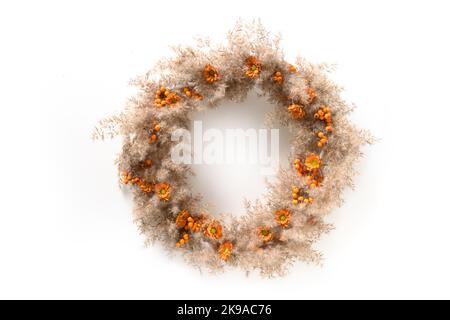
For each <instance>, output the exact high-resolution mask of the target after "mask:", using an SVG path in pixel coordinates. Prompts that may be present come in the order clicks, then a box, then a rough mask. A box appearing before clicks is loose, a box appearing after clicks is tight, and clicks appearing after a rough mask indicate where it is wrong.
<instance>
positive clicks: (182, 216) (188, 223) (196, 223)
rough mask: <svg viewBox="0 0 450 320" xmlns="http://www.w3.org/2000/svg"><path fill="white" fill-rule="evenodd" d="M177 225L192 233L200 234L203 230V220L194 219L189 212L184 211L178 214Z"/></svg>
mask: <svg viewBox="0 0 450 320" xmlns="http://www.w3.org/2000/svg"><path fill="white" fill-rule="evenodd" d="M175 224H176V225H177V227H178V228H184V229H185V230H192V232H199V231H200V228H201V219H197V220H196V219H194V217H192V216H191V215H190V213H189V211H187V210H186V209H184V210H183V211H181V212H180V213H179V214H178V216H177V219H176V220H175Z"/></svg>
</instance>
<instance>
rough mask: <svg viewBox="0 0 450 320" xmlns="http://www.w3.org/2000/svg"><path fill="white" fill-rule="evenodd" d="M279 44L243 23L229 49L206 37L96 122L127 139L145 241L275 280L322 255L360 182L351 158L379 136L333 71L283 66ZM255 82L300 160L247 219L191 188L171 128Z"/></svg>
mask: <svg viewBox="0 0 450 320" xmlns="http://www.w3.org/2000/svg"><path fill="white" fill-rule="evenodd" d="M279 42H280V39H279V37H276V36H273V35H271V34H270V33H269V32H267V31H266V30H265V29H264V27H263V26H262V25H261V24H260V23H250V24H243V23H238V24H237V25H236V26H235V27H234V28H233V29H232V30H231V31H230V32H229V34H228V43H227V45H219V46H217V45H216V46H212V45H211V44H210V42H209V41H208V40H198V43H197V45H195V46H178V47H175V48H174V51H175V55H174V57H173V58H169V59H163V60H161V61H159V62H158V63H157V65H156V66H155V67H154V68H153V69H152V70H151V71H150V72H148V73H146V74H145V75H143V76H140V77H138V78H136V79H135V80H133V81H132V83H133V84H134V85H136V86H138V88H139V90H138V93H137V94H136V95H135V96H134V97H133V98H131V99H130V100H129V102H128V104H127V107H126V109H125V111H123V112H122V113H121V114H119V115H117V116H114V117H112V118H109V119H105V120H102V121H101V122H100V125H99V127H98V128H97V129H96V131H95V133H94V136H95V137H96V138H101V139H104V138H105V137H106V136H109V137H113V136H116V135H121V136H122V138H123V146H122V151H121V153H120V155H119V158H118V161H117V163H118V168H119V175H120V180H121V183H122V184H123V185H127V186H129V187H130V188H131V189H132V190H133V198H134V204H135V207H134V216H135V220H136V222H137V224H138V226H139V229H140V231H141V232H142V233H143V234H144V235H145V237H146V240H147V243H153V242H154V241H159V242H160V243H162V245H163V246H164V247H166V248H167V249H168V250H169V251H170V252H180V253H182V254H183V255H184V256H185V258H186V259H187V260H188V262H190V263H191V264H193V265H195V266H197V267H200V268H203V267H207V269H209V270H211V271H217V270H222V269H223V268H224V267H226V266H228V265H230V266H236V267H240V268H242V269H243V270H244V271H246V272H249V271H252V270H255V269H256V270H259V271H260V272H261V273H262V274H263V275H265V276H272V275H276V274H278V275H281V274H284V273H285V272H286V271H287V267H288V266H289V265H290V264H292V263H293V262H294V261H296V260H301V261H304V262H308V263H311V262H312V263H319V262H320V261H321V254H320V253H319V252H317V251H316V250H315V249H314V248H313V245H314V243H315V242H316V241H317V240H318V239H319V238H320V236H321V235H322V234H324V233H327V232H328V231H330V230H331V229H332V225H331V224H329V223H326V222H325V220H324V217H325V216H326V215H327V214H328V213H329V212H330V211H331V210H332V209H334V208H336V207H338V206H340V205H341V204H342V202H343V199H342V194H343V190H344V189H345V188H346V187H348V186H350V187H352V186H353V185H352V178H353V177H354V175H355V173H356V172H355V169H354V168H355V163H356V162H357V160H358V159H359V158H360V157H361V156H362V153H361V147H362V146H363V145H364V144H366V143H370V142H371V137H370V134H369V133H368V132H366V131H361V130H358V129H357V128H355V127H354V126H353V125H352V124H351V123H350V122H349V120H348V118H347V116H348V114H349V113H350V112H351V111H352V107H350V106H348V105H347V103H346V102H344V101H343V100H342V99H341V97H340V91H341V88H340V87H338V86H337V85H335V84H334V83H333V82H331V81H330V80H329V79H328V77H327V74H328V73H329V72H330V71H331V70H332V68H331V67H330V66H328V65H326V64H320V65H316V64H311V63H308V62H307V61H305V60H304V59H302V58H300V57H299V58H297V60H296V63H295V64H290V63H287V62H286V61H285V60H284V57H283V53H282V51H281V49H280V47H279ZM250 90H258V91H259V94H260V95H261V96H264V97H265V98H267V99H268V101H269V102H270V103H272V104H274V105H275V106H276V110H275V111H274V112H272V113H270V114H268V115H267V118H268V120H269V122H268V123H269V124H274V123H278V124H280V125H282V126H286V127H287V128H289V131H290V132H291V134H292V136H293V137H294V138H293V140H292V141H291V153H290V158H289V161H290V163H291V164H292V165H291V166H290V167H288V168H280V169H279V171H278V173H277V179H276V180H275V182H271V183H269V182H268V185H267V193H266V194H265V195H264V197H263V198H262V199H260V200H258V201H256V202H255V203H247V205H246V215H244V216H242V217H235V216H232V215H230V214H228V215H226V214H221V213H218V212H210V211H209V210H208V209H207V207H206V206H205V205H204V203H203V198H202V197H201V195H197V194H194V193H193V192H192V189H191V187H190V185H189V183H188V180H187V178H188V175H189V174H191V173H192V172H191V170H190V167H189V165H186V164H176V163H174V162H172V161H171V150H172V148H173V147H174V145H175V143H174V142H173V141H171V133H172V132H174V131H175V130H177V129H187V130H189V129H190V126H191V115H192V113H193V112H195V111H198V110H201V109H207V108H214V107H217V106H219V105H220V103H221V102H223V101H227V100H232V101H238V102H241V101H243V100H244V99H245V98H246V96H247V94H248V93H249V91H250ZM227 196H232V195H227Z"/></svg>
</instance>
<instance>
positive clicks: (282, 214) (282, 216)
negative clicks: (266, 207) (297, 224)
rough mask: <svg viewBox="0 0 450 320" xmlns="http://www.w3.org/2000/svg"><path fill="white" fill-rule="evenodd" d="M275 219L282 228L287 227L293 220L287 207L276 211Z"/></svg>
mask: <svg viewBox="0 0 450 320" xmlns="http://www.w3.org/2000/svg"><path fill="white" fill-rule="evenodd" d="M275 221H276V222H277V223H278V225H279V226H280V227H282V228H287V227H288V226H289V223H290V222H291V217H290V213H289V211H287V210H286V209H280V210H277V211H276V212H275Z"/></svg>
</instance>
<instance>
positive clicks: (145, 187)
mask: <svg viewBox="0 0 450 320" xmlns="http://www.w3.org/2000/svg"><path fill="white" fill-rule="evenodd" d="M129 182H131V183H133V184H134V185H137V186H138V187H139V188H141V190H142V191H143V192H145V193H150V192H152V191H153V185H152V184H151V183H149V182H146V181H144V180H143V179H141V178H139V177H133V176H131V174H129V173H128V172H124V173H123V174H122V183H123V184H128V183H129Z"/></svg>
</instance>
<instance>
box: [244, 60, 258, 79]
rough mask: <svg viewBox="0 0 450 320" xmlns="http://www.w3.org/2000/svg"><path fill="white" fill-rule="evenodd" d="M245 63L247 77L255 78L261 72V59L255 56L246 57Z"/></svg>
mask: <svg viewBox="0 0 450 320" xmlns="http://www.w3.org/2000/svg"><path fill="white" fill-rule="evenodd" d="M245 65H246V66H247V72H245V74H246V75H247V77H249V78H256V77H257V76H259V74H260V73H261V61H259V60H258V59H257V58H256V57H253V56H251V57H248V58H247V59H246V60H245Z"/></svg>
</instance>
